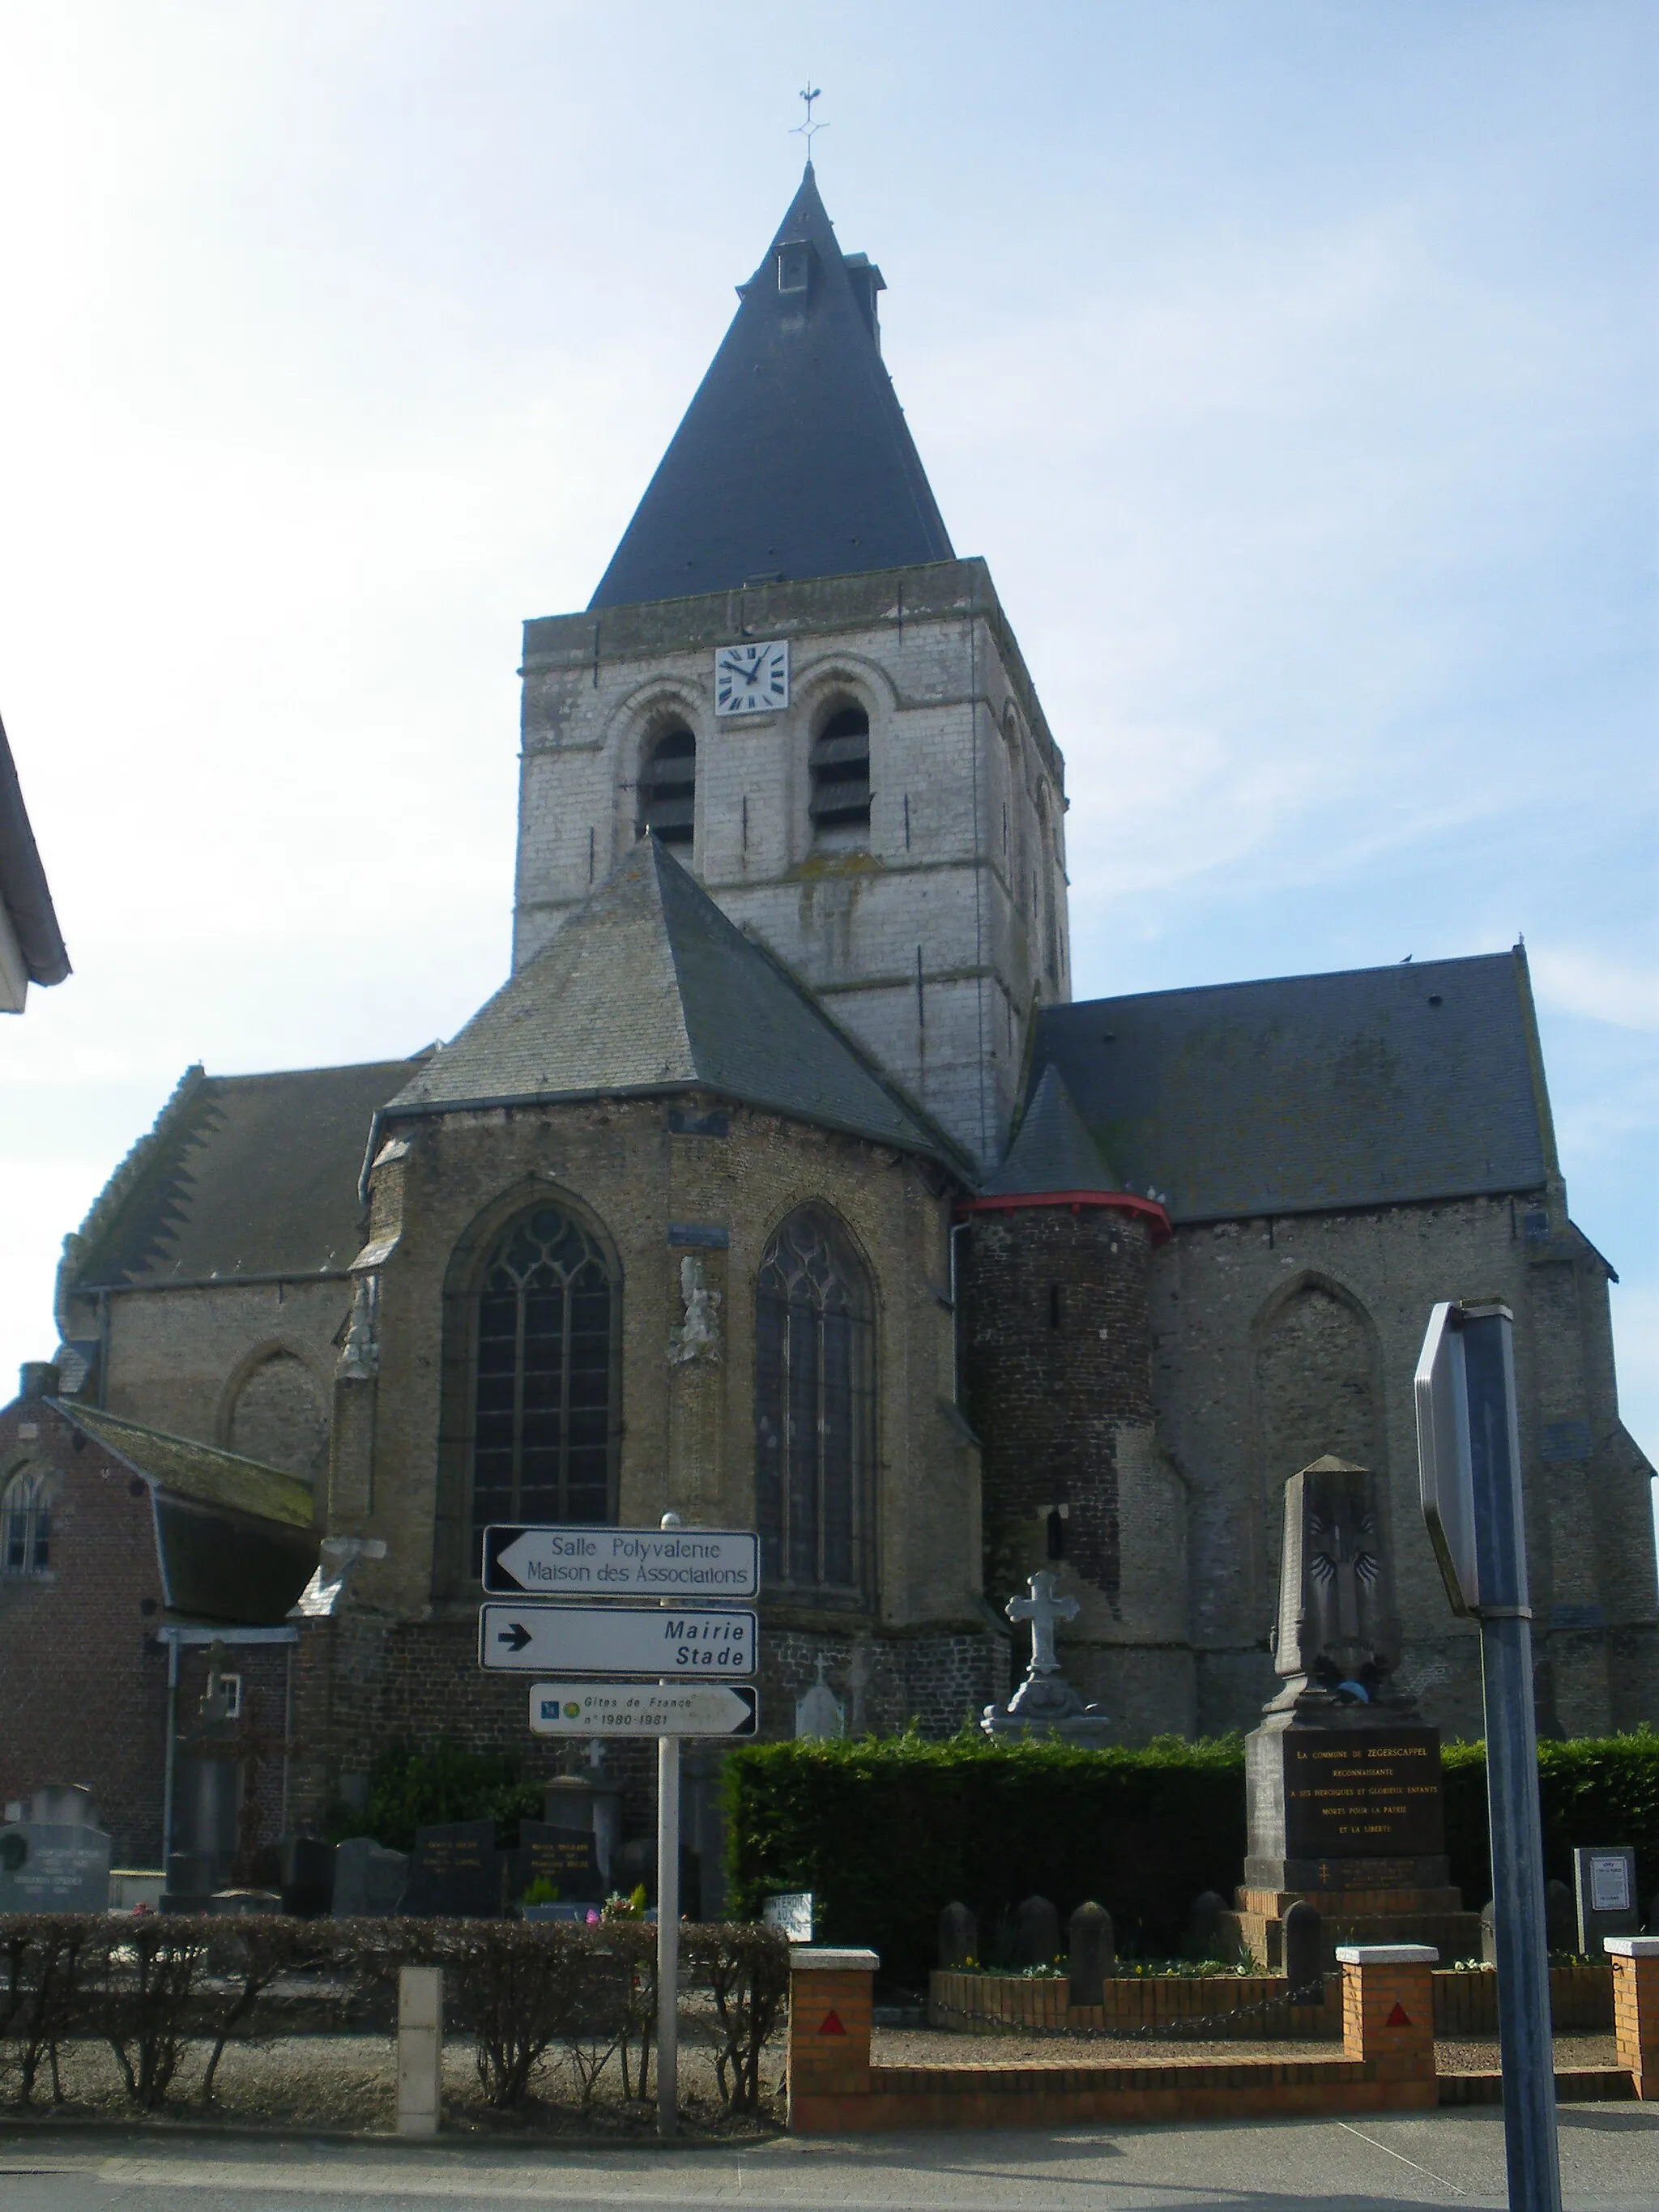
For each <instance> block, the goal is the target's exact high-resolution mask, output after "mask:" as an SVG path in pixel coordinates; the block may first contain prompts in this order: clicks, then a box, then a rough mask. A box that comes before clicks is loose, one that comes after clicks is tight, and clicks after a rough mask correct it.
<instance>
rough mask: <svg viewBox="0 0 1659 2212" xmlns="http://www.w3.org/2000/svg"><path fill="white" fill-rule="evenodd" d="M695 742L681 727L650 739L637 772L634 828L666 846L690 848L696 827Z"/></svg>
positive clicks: (642, 834) (688, 731)
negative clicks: (636, 815) (638, 790)
mask: <svg viewBox="0 0 1659 2212" xmlns="http://www.w3.org/2000/svg"><path fill="white" fill-rule="evenodd" d="M696 799H697V741H696V738H694V737H693V736H692V734H691V732H690V730H688V729H686V728H685V727H684V725H682V726H680V727H679V728H678V729H673V730H665V732H663V734H662V736H661V737H659V738H653V739H652V741H651V743H650V744H649V745H647V748H646V754H645V759H644V762H643V763H642V764H641V769H640V807H639V817H638V823H637V827H638V829H639V834H640V836H641V837H643V836H644V835H645V833H646V831H647V829H649V830H651V831H652V832H653V835H654V836H658V837H660V838H661V840H662V842H663V843H664V844H665V845H689V844H690V842H691V838H692V833H693V830H694V829H695V826H696Z"/></svg>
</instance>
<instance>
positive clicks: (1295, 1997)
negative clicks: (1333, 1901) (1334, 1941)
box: [1285, 1897, 1325, 2004]
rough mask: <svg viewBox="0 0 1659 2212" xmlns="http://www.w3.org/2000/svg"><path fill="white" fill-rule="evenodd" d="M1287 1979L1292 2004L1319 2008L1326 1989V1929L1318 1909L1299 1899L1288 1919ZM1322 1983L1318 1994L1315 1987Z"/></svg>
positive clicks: (1286, 1938) (1287, 1915)
mask: <svg viewBox="0 0 1659 2212" xmlns="http://www.w3.org/2000/svg"><path fill="white" fill-rule="evenodd" d="M1285 1981H1286V1982H1287V1983H1288V1984H1290V1995H1291V2000H1292V2002H1295V2003H1297V2004H1318V2003H1321V2002H1322V2001H1323V1998H1324V1994H1325V1989H1324V1983H1325V1928H1324V1923H1323V1920H1322V1917H1321V1916H1320V1911H1319V1908H1318V1906H1317V1905H1310V1904H1309V1902H1308V1900H1307V1899H1306V1898H1305V1897H1298V1898H1297V1900H1296V1902H1295V1904H1294V1905H1291V1907H1290V1908H1289V1910H1288V1911H1286V1913H1285ZM1315 1983H1318V1984H1319V1988H1318V1990H1315V1989H1314V1987H1313V1984H1315Z"/></svg>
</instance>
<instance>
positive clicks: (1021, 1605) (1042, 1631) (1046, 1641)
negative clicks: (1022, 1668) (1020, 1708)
mask: <svg viewBox="0 0 1659 2212" xmlns="http://www.w3.org/2000/svg"><path fill="white" fill-rule="evenodd" d="M1025 1581H1026V1587H1027V1589H1029V1590H1030V1593H1031V1595H1030V1597H1011V1598H1010V1599H1009V1601H1008V1602H1007V1604H1006V1606H1005V1607H1003V1610H1004V1612H1005V1613H1006V1614H1007V1616H1008V1618H1009V1620H1029V1621H1030V1624H1031V1668H1030V1671H1031V1673H1032V1674H1059V1672H1060V1661H1059V1659H1058V1657H1057V1656H1055V1652H1054V1626H1055V1623H1056V1622H1058V1621H1061V1620H1076V1619H1077V1614H1078V1603H1077V1600H1076V1599H1075V1598H1074V1597H1057V1596H1056V1595H1054V1592H1055V1589H1056V1588H1057V1587H1058V1582H1057V1577H1055V1576H1054V1575H1052V1574H1051V1573H1050V1572H1049V1571H1048V1568H1047V1567H1042V1568H1040V1569H1039V1570H1038V1571H1037V1572H1036V1574H1034V1575H1028V1576H1027V1577H1026V1578H1025Z"/></svg>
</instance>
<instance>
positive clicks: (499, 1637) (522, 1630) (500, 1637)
mask: <svg viewBox="0 0 1659 2212" xmlns="http://www.w3.org/2000/svg"><path fill="white" fill-rule="evenodd" d="M495 1641H496V1642H497V1644H506V1646H507V1650H509V1651H522V1650H524V1647H525V1645H526V1644H533V1643H534V1641H535V1638H533V1637H532V1635H531V1633H530V1631H529V1630H528V1629H527V1628H526V1626H525V1625H524V1623H523V1622H522V1621H521V1620H515V1621H514V1622H513V1626H511V1627H510V1628H501V1629H497V1630H496V1632H495Z"/></svg>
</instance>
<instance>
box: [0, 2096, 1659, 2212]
mask: <svg viewBox="0 0 1659 2212" xmlns="http://www.w3.org/2000/svg"><path fill="white" fill-rule="evenodd" d="M1560 2125H1561V2157H1562V2179H1563V2182H1564V2185H1565V2198H1566V2203H1567V2205H1568V2207H1569V2208H1570V2212H1655V2208H1656V2207H1659V2106H1640V2105H1576V2106H1566V2107H1564V2108H1563V2110H1562V2112H1561V2115H1560ZM1506 2202H1507V2199H1506V2197H1505V2193H1504V2131H1503V2122H1502V2118H1501V2115H1500V2114H1499V2113H1498V2112H1496V2111H1493V2110H1489V2109H1486V2108H1484V2107H1483V2108H1478V2109H1476V2110H1474V2111H1466V2112H1444V2113H1439V2114H1433V2115H1428V2116H1425V2117H1424V2118H1413V2117H1410V2116H1407V2115H1397V2116H1395V2117H1390V2118H1376V2119H1368V2120H1364V2121H1363V2122H1354V2123H1352V2124H1350V2123H1347V2122H1344V2121H1337V2120H1281V2121H1277V2122H1243V2121H1240V2122H1231V2123H1216V2124H1210V2125H1207V2126H1190V2127H1163V2128H1078V2129H1066V2130H1061V2131H1059V2132H1057V2133H1054V2134H1052V2135H1027V2134H1022V2133H1016V2132H1014V2131H1012V2130H1007V2131H1004V2130H998V2131H996V2132H994V2133H977V2132H975V2133H970V2132H968V2131H965V2130H964V2131H962V2132H958V2133H952V2134H949V2135H926V2136H921V2135H917V2136H889V2137H886V2138H884V2139H879V2138H866V2140H865V2141H863V2142H811V2141H801V2140H799V2139H798V2138H795V2137H786V2138H784V2139H783V2140H781V2141H778V2142H767V2143H759V2144H755V2145H751V2146H749V2147H746V2148H720V2149H713V2150H701V2149H700V2150H687V2151H667V2152H659V2151H657V2150H655V2149H635V2150H626V2151H621V2150H613V2151H590V2150H574V2151H572V2150H555V2151H526V2150H520V2149H494V2148H491V2149H483V2148H471V2147H467V2148H461V2147H459V2146H457V2147H455V2148H449V2147H447V2146H444V2147H436V2146H435V2147H432V2148H424V2147H420V2146H415V2145H400V2144H392V2143H389V2144H387V2145H386V2146H384V2147H383V2146H381V2145H379V2144H365V2143H354V2144H345V2145H330V2144H326V2143H308V2142H305V2141H304V2140H303V2139H298V2140H296V2141H295V2142H293V2143H291V2144H289V2143H284V2144H282V2145H280V2146H277V2145H275V2144H272V2143H270V2142H246V2141H244V2142H223V2141H215V2140H206V2141H204V2140H199V2139H194V2138H182V2139H181V2138H175V2139H173V2141H171V2142H168V2141H166V2140H158V2139H157V2138H156V2137H155V2136H143V2135H139V2134H136V2133H135V2134H133V2135H131V2136H114V2135H108V2134H100V2135H99V2136H95V2137H88V2136H78V2137H77V2136H76V2135H74V2134H72V2133H70V2132H69V2131H64V2132H62V2133H58V2134H46V2133H37V2132H35V2131H34V2130H28V2131H27V2132H25V2131H24V2130H17V2129H12V2130H6V2129H4V2128H3V2127H0V2204H3V2206H4V2208H5V2212H387V2208H388V2206H392V2205H395V2206H397V2207H398V2208H399V2212H403V2208H407V2212H497V2208H501V2209H502V2212H506V2208H516V2207H519V2206H521V2205H526V2204H546V2205H554V2206H557V2207H559V2208H561V2212H600V2208H601V2207H603V2208H605V2212H610V2208H611V2207H613V2206H614V2207H617V2208H621V2212H631V2208H635V2207H638V2208H640V2212H656V2208H659V2207H660V2208H663V2212H702V2208H705V2207H708V2208H714V2207H722V2208H724V2207H735V2208H741V2212H1003V2208H1006V2212H1027V2208H1030V2212H1038V2208H1041V2212H1142V2208H1146V2212H1183V2209H1184V2208H1187V2207H1193V2208H1202V2212H1286V2208H1290V2207H1297V2208H1301V2212H1306V2208H1308V2207H1310V2206H1318V2207H1320V2208H1322V2212H1371V2209H1372V2208H1374V2207H1375V2208H1383V2207H1399V2206H1402V2205H1424V2206H1426V2205H1436V2206H1438V2205H1461V2206H1466V2207H1468V2208H1469V2212H1486V2208H1488V2207H1491V2208H1502V2207H1503V2206H1504V2205H1505V2203H1506Z"/></svg>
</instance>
